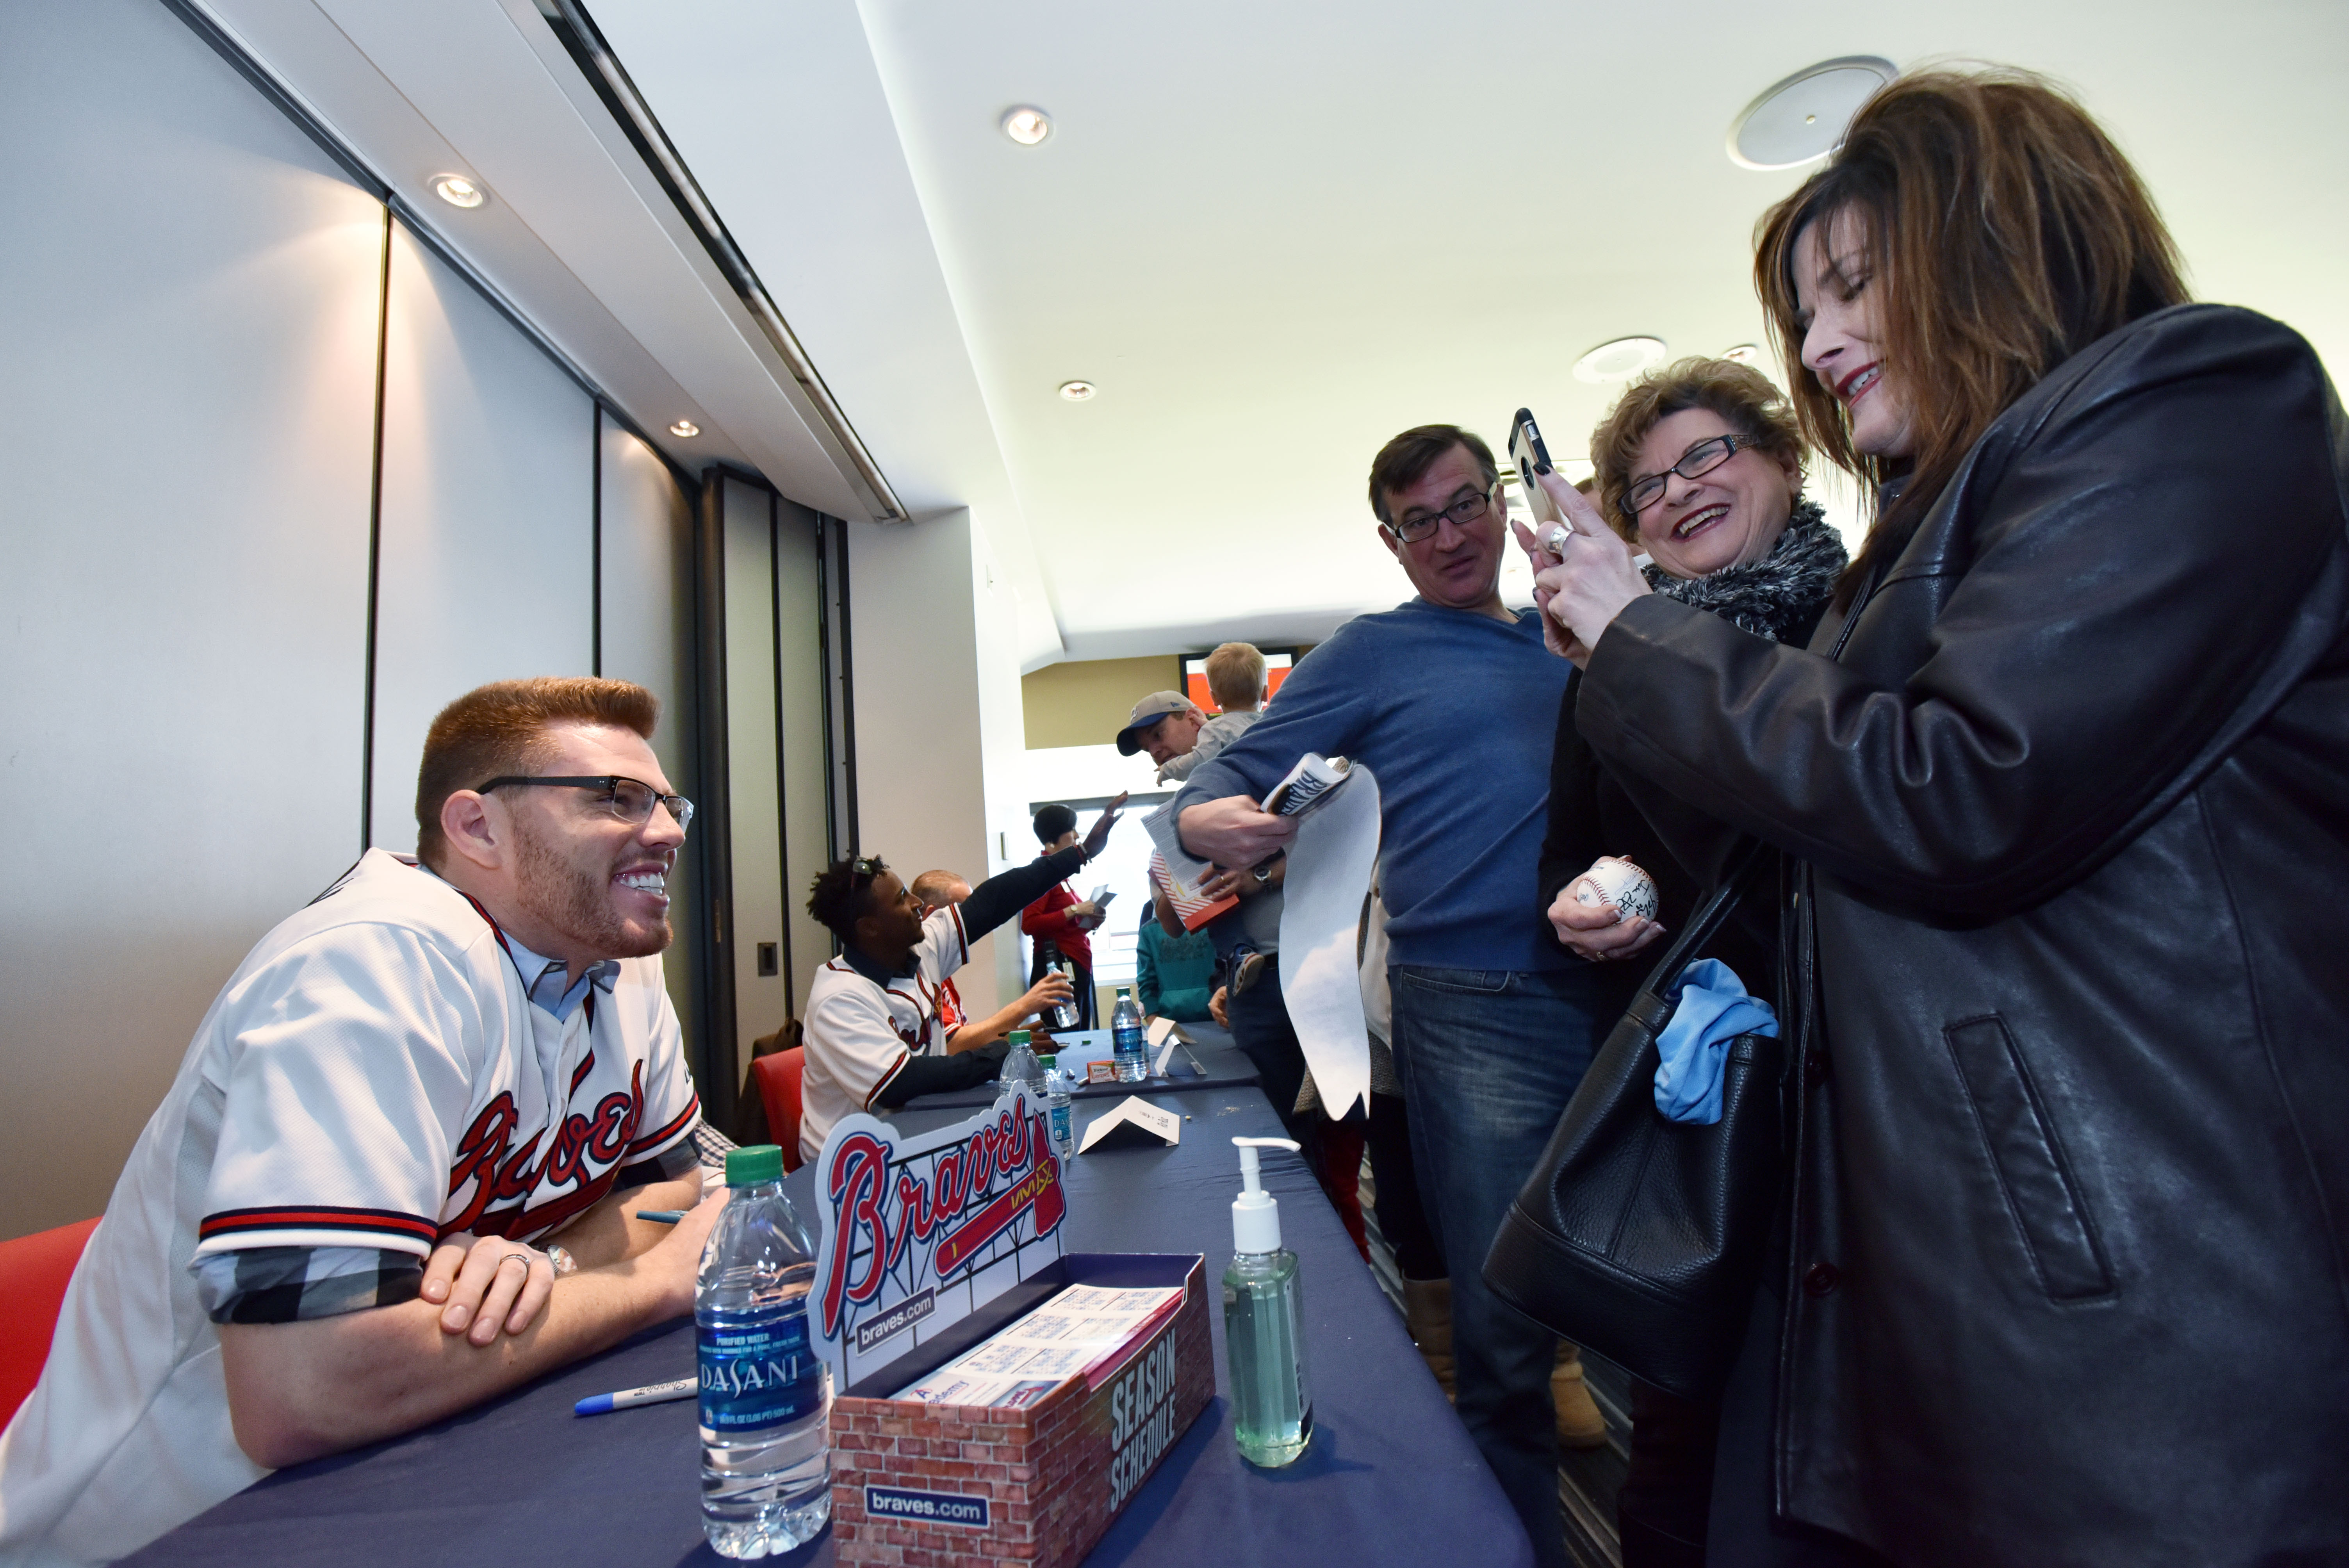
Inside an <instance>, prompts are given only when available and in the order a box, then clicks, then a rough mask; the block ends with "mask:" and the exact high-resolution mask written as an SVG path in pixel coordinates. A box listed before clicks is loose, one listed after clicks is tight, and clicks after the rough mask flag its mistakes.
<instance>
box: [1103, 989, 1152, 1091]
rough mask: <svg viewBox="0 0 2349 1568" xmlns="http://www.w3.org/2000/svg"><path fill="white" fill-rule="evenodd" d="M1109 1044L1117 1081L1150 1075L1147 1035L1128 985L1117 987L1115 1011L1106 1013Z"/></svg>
mask: <svg viewBox="0 0 2349 1568" xmlns="http://www.w3.org/2000/svg"><path fill="white" fill-rule="evenodd" d="M1109 1043H1110V1050H1111V1055H1112V1057H1113V1058H1114V1060H1115V1064H1116V1067H1117V1081H1118V1082H1120V1083H1140V1082H1141V1081H1142V1080H1143V1078H1148V1077H1149V1076H1150V1035H1149V1032H1148V1031H1147V1030H1145V1029H1144V1028H1143V1026H1142V1008H1141V1006H1140V1005H1139V1004H1137V1003H1136V1002H1135V1001H1134V999H1133V989H1132V988H1131V987H1130V986H1123V985H1121V986H1119V987H1118V992H1117V1010H1116V1011H1115V1012H1113V1013H1112V1014H1111V1015H1110V1016H1109Z"/></svg>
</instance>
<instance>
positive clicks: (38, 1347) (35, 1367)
mask: <svg viewBox="0 0 2349 1568" xmlns="http://www.w3.org/2000/svg"><path fill="white" fill-rule="evenodd" d="M96 1229H98V1222H97V1221H96V1220H83V1221H80V1222H78V1223H75V1224H71V1225H59V1226H58V1227H57V1229H56V1230H54V1231H39V1232H36V1233H34V1234H32V1235H29V1236H19V1237H17V1238H16V1240H15V1241H13V1242H0V1426H5V1425H6V1424H7V1422H8V1420H9V1418H11V1417H13V1416H15V1415H16V1407H17V1406H19V1405H21V1404H23V1403H24V1402H25V1397H26V1395H28V1394H30V1393H31V1392H32V1391H33V1385H34V1384H36V1383H37V1382H39V1381H40V1380H41V1368H42V1367H46V1366H47V1365H48V1361H49V1341H50V1340H51V1339H52V1338H54V1337H55V1336H56V1335H57V1311H58V1309H59V1308H61V1307H63V1306H64V1305H65V1304H66V1284H67V1281H69V1280H71V1279H72V1278H73V1272H74V1264H78V1263H79V1262H80V1261H81V1250H82V1248H84V1247H86V1246H88V1244H89V1233H91V1232H92V1231H94V1230H96Z"/></svg>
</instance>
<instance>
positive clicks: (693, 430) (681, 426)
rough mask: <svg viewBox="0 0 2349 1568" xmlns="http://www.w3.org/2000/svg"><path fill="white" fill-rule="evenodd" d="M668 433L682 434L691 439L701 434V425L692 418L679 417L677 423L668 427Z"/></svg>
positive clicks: (673, 434)
mask: <svg viewBox="0 0 2349 1568" xmlns="http://www.w3.org/2000/svg"><path fill="white" fill-rule="evenodd" d="M668 433H669V434H670V435H672V436H682V437H684V438H686V439H688V440H691V439H692V438H694V437H696V436H698V435H699V434H701V427H700V426H698V425H697V424H695V423H694V422H693V421H692V420H690V419H679V420H678V422H677V423H676V424H674V425H671V426H670V427H669V428H668Z"/></svg>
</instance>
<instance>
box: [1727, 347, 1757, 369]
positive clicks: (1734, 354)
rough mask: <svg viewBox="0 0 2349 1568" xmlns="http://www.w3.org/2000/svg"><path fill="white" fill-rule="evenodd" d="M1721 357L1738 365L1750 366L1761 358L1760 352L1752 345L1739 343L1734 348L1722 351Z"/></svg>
mask: <svg viewBox="0 0 2349 1568" xmlns="http://www.w3.org/2000/svg"><path fill="white" fill-rule="evenodd" d="M1721 356H1722V357H1723V359H1728V360H1733V361H1734V362H1735V363H1737V364H1739V365H1751V364H1753V363H1754V361H1755V360H1757V359H1759V358H1761V357H1762V350H1761V349H1760V348H1759V347H1757V346H1755V345H1754V344H1751V343H1741V344H1739V345H1738V346H1736V347H1734V348H1724V349H1723V350H1722V351H1721Z"/></svg>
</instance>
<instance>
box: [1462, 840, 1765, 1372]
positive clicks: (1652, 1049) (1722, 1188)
mask: <svg viewBox="0 0 2349 1568" xmlns="http://www.w3.org/2000/svg"><path fill="white" fill-rule="evenodd" d="M1764 860H1765V856H1764V852H1763V846H1762V845H1761V844H1760V843H1759V842H1755V841H1748V842H1747V843H1746V844H1745V845H1744V846H1742V847H1741V848H1740V849H1739V850H1738V851H1737V852H1736V854H1735V855H1734V856H1733V859H1732V863H1731V870H1730V872H1729V874H1728V875H1727V876H1725V877H1723V879H1722V882H1721V885H1720V886H1719V887H1718V888H1717V889H1715V890H1714V892H1713V895H1712V896H1711V897H1710V898H1708V899H1707V900H1706V901H1705V902H1704V903H1703V904H1702V906H1701V907H1700V908H1699V909H1698V911H1697V913H1696V914H1695V915H1694V916H1693V917H1692V919H1691V920H1690V921H1689V923H1688V925H1687V927H1686V928H1685V929H1684V930H1683V931H1682V933H1681V935H1680V939H1679V940H1678V941H1676V942H1674V943H1673V944H1672V945H1671V950H1670V951H1668V952H1667V953H1666V954H1664V957H1663V960H1662V961H1661V963H1659V964H1658V965H1656V968H1655V972H1654V973H1653V974H1651V975H1649V976H1648V978H1647V981H1646V983H1645V984H1644V985H1641V986H1640V993H1639V995H1637V996H1635V997H1634V998H1632V1001H1631V1005H1630V1007H1629V1008H1628V1009H1627V1010H1626V1011H1625V1012H1624V1014H1623V1016H1622V1019H1621V1020H1620V1021H1619V1022H1618V1023H1617V1024H1616V1026H1615V1027H1614V1029H1613V1030H1612V1031H1610V1032H1609V1035H1608V1037H1607V1042H1606V1044H1604V1045H1603V1046H1601V1047H1599V1054H1598V1056H1597V1057H1595V1058H1594V1059H1593V1060H1592V1062H1591V1064H1590V1070H1589V1071H1588V1073H1587V1074H1585V1075H1584V1077H1583V1079H1582V1084H1581V1087H1580V1088H1577V1089H1576V1090H1575V1093H1574V1099H1572V1100H1571V1101H1569V1102H1568V1105H1567V1108H1566V1111H1565V1113H1564V1114H1563V1115H1561V1116H1560V1117H1559V1118H1558V1122H1557V1131H1555V1132H1553V1133H1551V1134H1550V1140H1549V1145H1548V1147H1547V1148H1546V1149H1545V1150H1542V1157H1541V1160H1540V1162H1539V1163H1538V1164H1537V1165H1536V1166H1535V1167H1534V1173H1533V1175H1532V1177H1531V1178H1530V1179H1528V1180H1527V1181H1526V1185H1525V1189H1524V1190H1523V1191H1520V1192H1519V1193H1518V1194H1517V1197H1516V1202H1514V1203H1513V1204H1511V1205H1510V1207H1509V1212H1508V1213H1507V1215H1506V1217H1504V1218H1503V1220H1502V1221H1501V1228H1500V1231H1499V1233H1497V1234H1495V1236H1494V1238H1493V1245H1492V1249H1491V1251H1490V1252H1488V1253H1486V1254H1485V1284H1487V1285H1489V1286H1490V1287H1491V1288H1492V1290H1493V1292H1494V1294H1495V1295H1498V1296H1499V1297H1500V1298H1501V1299H1502V1300H1503V1301H1506V1302H1507V1303H1508V1304H1509V1305H1512V1306H1514V1307H1516V1309H1517V1310H1518V1311H1519V1312H1522V1313H1524V1314H1525V1315H1526V1316H1528V1317H1530V1318H1532V1319H1534V1321H1536V1322H1537V1323H1539V1324H1541V1325H1542V1326H1544V1327H1546V1328H1549V1329H1551V1330H1553V1331H1555V1332H1556V1333H1557V1334H1559V1335H1562V1336H1565V1337H1566V1338H1568V1339H1570V1340H1572V1341H1573V1342H1574V1343H1576V1344H1577V1345H1580V1346H1585V1347H1587V1348H1588V1349H1590V1350H1594V1351H1596V1352H1598V1353H1599V1355H1601V1356H1604V1357H1607V1359H1609V1361H1612V1362H1614V1363H1616V1364H1617V1365H1618V1366H1619V1367H1623V1369H1624V1370H1626V1371H1628V1372H1630V1374H1631V1375H1632V1376H1633V1377H1639V1378H1640V1379H1642V1380H1644V1381H1646V1382H1648V1383H1651V1384H1653V1385H1654V1386H1655V1387H1659V1388H1661V1389H1663V1390H1664V1391H1665V1392H1666V1393H1668V1394H1676V1395H1678V1396H1680V1397H1681V1398H1684V1399H1693V1400H1699V1401H1703V1400H1710V1399H1713V1398H1716V1397H1718V1395H1719V1394H1720V1391H1721V1387H1722V1385H1723V1382H1724V1381H1725V1380H1726V1379H1727V1377H1728V1376H1729V1369H1730V1365H1731V1363H1732V1362H1733V1361H1734V1360H1735V1359H1736V1357H1737V1351H1738V1346H1739V1345H1740V1344H1741V1343H1742V1341H1743V1339H1744V1332H1745V1327H1746V1323H1747V1319H1748V1317H1749V1315H1750V1314H1751V1312H1752V1309H1753V1302H1754V1289H1755V1287H1756V1285H1757V1284H1759V1283H1760V1277H1761V1276H1760V1270H1761V1266H1762V1260H1763V1253H1764V1247H1765V1246H1766V1244H1767V1242H1768V1239H1769V1234H1770V1229H1771V1224H1772V1220H1773V1217H1774V1216H1773V1206H1774V1204H1775V1201H1776V1199H1777V1196H1778V1192H1779V1183H1780V1178H1781V1175H1782V1172H1783V1171H1784V1167H1785V1125H1786V1101H1785V1093H1786V1088H1785V1081H1784V1080H1785V1061H1786V1057H1787V1051H1788V1049H1789V1047H1788V1046H1787V1044H1786V1043H1785V1038H1784V1037H1785V1033H1786V1029H1785V1026H1783V1025H1782V1026H1781V1029H1780V1036H1779V1037H1776V1038H1773V1037H1769V1036H1766V1035H1741V1036H1739V1037H1737V1038H1736V1039H1735V1040H1734V1041H1733V1042H1732V1044H1731V1046H1730V1047H1729V1052H1728V1065H1727V1068H1726V1076H1725V1078H1724V1079H1723V1084H1722V1095H1721V1101H1722V1104H1721V1119H1720V1120H1719V1121H1717V1122H1714V1123H1713V1124H1711V1125H1710V1126H1707V1125H1702V1124H1699V1123H1695V1122H1680V1121H1672V1120H1669V1119H1666V1118H1665V1117H1664V1116H1663V1115H1662V1113H1661V1112H1660V1111H1658V1110H1657V1109H1656V1099H1655V1085H1656V1064H1657V1059H1658V1058H1657V1055H1656V1036H1657V1034H1658V1033H1659V1032H1660V1031H1661V1029H1662V1028H1663V1026H1664V1025H1665V1023H1666V1022H1667V1021H1668V1020H1669V1018H1670V1017H1671V1009H1672V1004H1671V1002H1669V1001H1667V1000H1666V999H1665V997H1666V995H1667V994H1668V993H1669V992H1670V991H1671V985H1672V982H1673V981H1674V980H1675V979H1677V978H1678V977H1679V975H1680V973H1681V971H1682V969H1684V968H1685V967H1687V965H1688V964H1689V963H1690V961H1691V960H1692V959H1693V958H1694V957H1695V956H1696V954H1698V952H1699V951H1701V950H1702V947H1703V946H1704V944H1706V943H1708V942H1710V941H1711V940H1712V939H1713V935H1714V934H1715V933H1717V932H1718V931H1719V930H1720V929H1721V927H1722V925H1723V923H1724V922H1725V921H1727V920H1728V918H1729V916H1730V913H1731V912H1732V911H1733V909H1734V908H1735V906H1736V903H1737V900H1738V898H1739V896H1740V895H1741V894H1742V893H1743V892H1744V889H1745V886H1746V884H1747V883H1748V882H1751V881H1752V880H1753V878H1754V875H1755V874H1756V872H1757V871H1758V870H1759V868H1760V867H1761V865H1762V864H1764Z"/></svg>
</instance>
